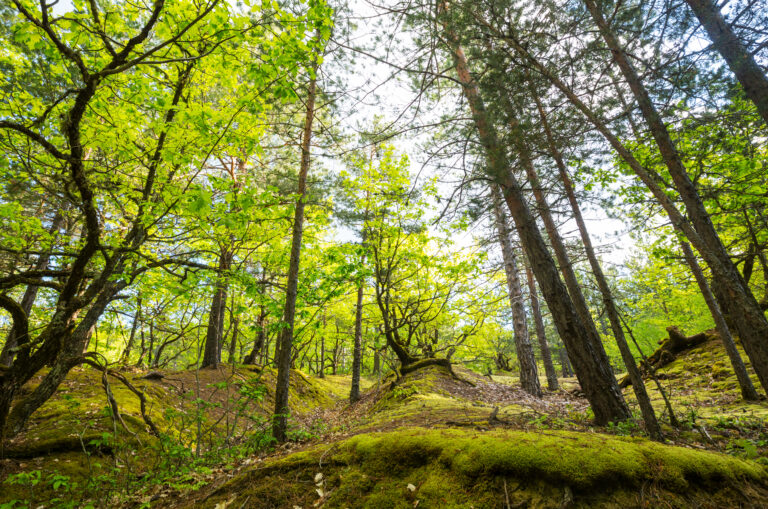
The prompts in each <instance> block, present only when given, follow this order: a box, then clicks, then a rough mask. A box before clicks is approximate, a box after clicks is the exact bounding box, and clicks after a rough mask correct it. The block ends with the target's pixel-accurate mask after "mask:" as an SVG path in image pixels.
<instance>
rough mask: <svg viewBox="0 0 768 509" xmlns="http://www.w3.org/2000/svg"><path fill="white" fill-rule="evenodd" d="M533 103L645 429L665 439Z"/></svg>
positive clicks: (568, 180)
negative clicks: (630, 382)
mask: <svg viewBox="0 0 768 509" xmlns="http://www.w3.org/2000/svg"><path fill="white" fill-rule="evenodd" d="M534 101H535V103H536V108H537V110H538V112H539V118H540V120H541V125H542V127H543V128H544V134H545V138H546V140H547V146H548V148H549V152H550V155H551V156H552V159H553V160H554V161H555V166H557V171H558V173H559V174H560V180H561V182H562V184H563V190H564V191H565V195H566V197H567V198H568V203H569V204H570V205H571V211H572V212H573V218H574V220H575V221H576V226H577V227H578V229H579V234H580V236H581V241H582V243H583V244H584V251H585V252H586V253H587V259H588V260H589V265H590V267H591V268H592V274H593V275H594V276H595V281H596V282H597V287H598V289H599V290H600V295H601V297H602V299H603V306H604V307H605V313H606V314H607V315H608V321H609V322H610V323H611V330H612V331H613V337H614V338H615V339H616V345H617V346H618V347H619V352H620V353H621V358H622V360H623V361H624V366H626V368H627V373H628V374H629V378H630V380H632V388H633V390H634V392H635V396H636V397H637V402H638V404H639V405H640V411H641V412H642V414H643V421H644V423H645V430H646V431H647V432H648V434H649V435H650V436H651V438H653V439H654V440H658V441H662V440H664V436H663V434H662V432H661V426H660V425H659V421H658V419H657V418H656V412H655V411H654V410H653V405H652V404H651V398H650V397H649V396H648V391H647V390H646V388H645V384H644V383H643V375H642V374H641V373H640V370H639V369H638V367H637V363H636V362H635V358H634V356H633V355H632V351H631V350H630V348H629V344H628V343H627V338H626V337H625V336H624V329H623V328H622V326H621V319H620V318H619V313H618V311H617V309H616V305H615V303H614V301H613V294H612V292H611V289H610V287H609V286H608V280H607V279H606V278H605V274H604V273H603V268H602V267H601V266H600V262H599V260H598V259H597V255H596V254H595V249H594V247H593V246H592V239H591V238H590V237H589V232H588V231H587V225H586V223H585V222H584V217H583V216H582V215H581V207H579V202H578V200H577V199H576V192H575V191H574V188H573V182H572V181H571V177H570V175H568V169H567V168H566V166H565V161H564V160H563V156H562V154H561V153H560V150H559V149H558V147H557V145H556V144H555V140H554V136H553V135H552V130H551V129H550V127H549V122H548V120H547V115H546V113H545V112H544V108H543V107H542V105H541V102H540V101H539V98H538V96H537V95H536V94H535V91H534Z"/></svg>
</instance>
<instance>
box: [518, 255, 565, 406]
mask: <svg viewBox="0 0 768 509" xmlns="http://www.w3.org/2000/svg"><path fill="white" fill-rule="evenodd" d="M525 274H526V278H527V280H528V293H529V295H530V297H531V314H532V315H533V323H534V324H535V325H536V338H537V339H538V341H539V348H540V349H541V360H542V361H543V362H544V372H545V373H546V374H547V388H548V389H549V390H550V391H556V390H557V389H558V388H559V385H558V383H557V372H556V371H555V365H554V364H553V363H552V352H551V351H550V350H549V343H548V342H547V332H546V331H545V330H544V320H543V319H542V317H541V306H540V305H539V296H538V294H537V293H536V281H535V280H534V278H533V271H531V268H530V267H529V266H528V265H527V264H526V267H525Z"/></svg>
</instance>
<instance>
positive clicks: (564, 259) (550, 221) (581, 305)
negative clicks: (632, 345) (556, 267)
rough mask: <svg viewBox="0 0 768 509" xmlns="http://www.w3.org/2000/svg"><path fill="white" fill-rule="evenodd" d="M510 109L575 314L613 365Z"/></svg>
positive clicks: (604, 358)
mask: <svg viewBox="0 0 768 509" xmlns="http://www.w3.org/2000/svg"><path fill="white" fill-rule="evenodd" d="M507 109H508V111H507V113H508V115H509V117H510V127H511V128H512V133H513V134H512V136H513V140H514V141H513V143H514V145H515V147H516V148H517V152H518V155H519V157H520V161H521V163H522V165H523V168H524V169H525V173H526V175H527V177H528V181H529V183H530V185H531V189H532V191H533V196H534V199H535V200H536V205H537V209H538V211H539V215H540V216H541V220H542V222H543V223H544V228H545V229H546V231H547V236H548V237H549V240H550V243H551V244H552V250H553V251H554V252H555V257H556V258H557V261H558V263H559V264H560V271H561V272H562V274H563V279H564V280H565V286H566V287H567V288H568V293H569V294H570V296H571V300H572V301H573V305H574V307H575V309H576V312H577V313H578V314H579V317H580V318H581V322H582V324H583V325H584V327H585V328H586V334H587V337H588V338H589V340H590V341H591V343H592V348H593V349H594V351H595V353H596V355H598V356H599V357H600V362H602V363H604V364H606V365H610V361H609V359H608V355H607V354H606V353H605V347H604V346H603V342H602V340H601V338H600V333H599V332H598V331H597V327H596V326H595V322H594V320H593V319H592V313H591V311H590V310H589V306H588V305H587V300H586V299H585V298H584V293H583V292H582V291H581V285H580V284H579V280H578V278H577V277H576V273H575V272H574V270H573V265H572V264H571V260H570V257H569V256H568V252H567V250H566V249H565V243H564V242H563V238H562V237H561V236H560V232H558V230H557V225H556V224H555V220H554V218H553V217H552V213H551V212H550V209H549V204H548V203H547V197H546V196H545V195H544V190H543V189H542V187H541V184H540V182H539V176H538V174H537V173H536V168H535V167H534V165H533V160H532V159H531V152H530V148H529V147H528V146H527V144H526V143H525V142H524V141H523V136H524V133H523V132H522V130H521V129H520V124H519V123H518V120H517V118H516V116H515V115H514V112H513V111H512V109H511V106H510V105H508V108H507Z"/></svg>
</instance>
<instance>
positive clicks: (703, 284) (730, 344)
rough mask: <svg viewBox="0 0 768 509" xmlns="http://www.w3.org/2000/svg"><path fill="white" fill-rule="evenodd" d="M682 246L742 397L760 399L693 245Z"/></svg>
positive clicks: (682, 242) (685, 244)
mask: <svg viewBox="0 0 768 509" xmlns="http://www.w3.org/2000/svg"><path fill="white" fill-rule="evenodd" d="M680 247H681V248H682V250H683V256H685V261H686V262H687V263H688V266H689V267H690V268H691V272H693V276H694V277H695V278H696V283H698V285H699V289H700V290H701V294H702V295H703V296H704V301H705V302H706V303H707V307H708V308H709V312H710V313H711V314H712V318H713V319H714V320H715V330H717V333H718V335H719V336H720V339H721V340H722V341H723V345H724V346H725V351H726V353H727V354H728V358H729V359H730V360H731V366H733V372H734V373H735V374H736V379H737V380H738V381H739V387H740V388H741V395H742V397H743V398H744V399H745V400H757V399H759V396H758V394H757V390H755V386H754V385H753V384H752V380H751V379H750V378H749V373H747V367H746V366H745V365H744V361H743V360H742V359H741V355H740V354H739V351H738V350H737V349H736V343H735V342H734V340H733V336H731V330H730V329H729V328H728V324H727V323H726V321H725V317H724V316H723V313H722V312H721V311H720V306H718V304H717V300H715V296H714V295H713V294H712V291H711V290H710V288H709V284H708V283H707V279H706V278H705V277H704V272H703V271H702V270H701V267H700V266H699V262H698V261H697V260H696V256H695V255H694V254H693V250H692V249H691V246H690V245H688V243H687V242H685V241H681V242H680ZM633 383H634V382H633Z"/></svg>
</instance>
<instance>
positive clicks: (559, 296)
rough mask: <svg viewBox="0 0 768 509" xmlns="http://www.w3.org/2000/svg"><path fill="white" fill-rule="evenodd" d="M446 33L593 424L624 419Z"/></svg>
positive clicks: (611, 381) (618, 397) (620, 401)
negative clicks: (592, 417)
mask: <svg viewBox="0 0 768 509" xmlns="http://www.w3.org/2000/svg"><path fill="white" fill-rule="evenodd" d="M447 35H448V40H449V41H451V43H452V47H451V48H450V50H451V51H452V53H453V55H454V59H455V63H456V71H457V74H458V77H459V82H460V83H461V85H462V89H463V92H464V96H465V97H466V99H467V102H468V103H469V106H470V109H471V111H472V117H473V119H474V122H475V127H476V129H477V133H478V136H479V139H480V142H481V144H482V146H483V148H484V150H485V155H486V159H487V164H488V166H489V174H490V175H489V176H490V177H491V178H492V179H493V180H494V181H495V182H497V183H498V184H500V185H501V186H502V189H503V191H504V199H505V201H506V202H507V207H508V208H509V211H510V214H511V216H512V218H513V219H514V221H515V225H516V227H517V231H518V234H519V236H520V241H521V242H522V244H523V248H524V249H525V252H526V255H527V257H528V261H529V262H530V264H531V269H532V270H533V273H534V275H535V276H536V279H537V280H538V282H539V285H540V287H541V291H542V293H543V294H544V298H545V300H546V301H547V305H548V307H549V309H550V311H551V312H552V316H553V318H554V320H555V326H556V327H557V329H558V332H559V334H560V337H561V338H562V339H563V342H564V343H565V345H566V348H567V349H568V354H569V357H570V358H571V361H572V362H573V364H574V366H575V368H576V374H577V377H578V379H579V382H580V383H581V387H582V390H583V391H584V393H585V394H586V397H587V399H588V400H589V403H590V405H591V407H592V411H593V412H594V414H595V421H596V423H597V424H607V423H608V422H610V421H614V422H615V421H622V420H625V419H627V418H629V417H630V412H629V408H628V407H627V405H626V403H625V401H624V397H623V396H622V394H621V391H620V390H619V387H618V384H617V383H616V378H615V377H614V376H613V373H611V369H610V366H608V364H607V363H606V362H605V361H604V360H603V358H602V356H601V355H600V354H599V352H597V351H595V347H594V343H593V341H592V339H591V338H590V335H589V334H588V333H587V331H586V329H585V325H584V324H583V323H582V321H581V319H580V317H579V314H578V313H577V312H576V309H575V308H574V305H573V302H572V301H571V298H570V296H569V295H568V291H567V289H566V288H565V286H564V285H563V282H562V281H561V280H560V276H559V274H558V269H557V265H556V264H555V261H554V260H553V259H552V256H551V255H550V253H549V250H548V249H547V245H546V243H545V242H544V238H543V237H542V236H541V232H540V231H539V229H538V226H537V224H536V218H535V217H534V216H533V214H532V213H531V210H530V209H529V208H528V205H527V204H526V202H525V197H524V195H523V190H522V187H521V186H520V183H519V182H518V181H517V179H516V178H515V176H514V175H513V174H512V172H511V167H510V164H509V161H508V160H507V156H506V153H505V151H504V147H502V146H501V144H500V143H499V140H498V136H497V134H496V131H495V129H494V128H493V126H492V125H491V123H490V122H489V119H488V117H487V115H486V112H485V105H484V104H483V101H482V98H481V97H480V93H479V91H478V88H477V85H476V84H475V81H474V79H473V78H472V75H471V74H470V72H469V67H468V65H467V61H466V57H465V56H464V52H463V50H462V49H461V48H460V47H459V45H458V42H457V41H456V37H455V35H453V34H452V33H450V32H449V33H448V34H447Z"/></svg>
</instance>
